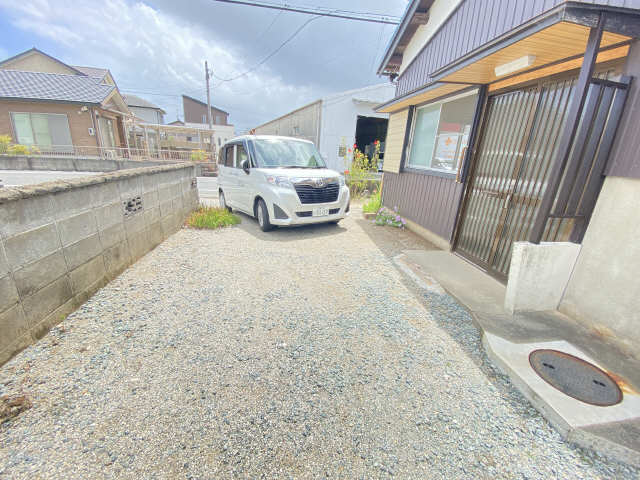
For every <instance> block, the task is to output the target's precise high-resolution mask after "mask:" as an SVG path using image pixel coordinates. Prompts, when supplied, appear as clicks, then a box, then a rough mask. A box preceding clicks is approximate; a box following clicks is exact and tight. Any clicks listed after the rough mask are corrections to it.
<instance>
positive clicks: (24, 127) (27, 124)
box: [11, 113, 35, 145]
mask: <svg viewBox="0 0 640 480" xmlns="http://www.w3.org/2000/svg"><path fill="white" fill-rule="evenodd" d="M11 116H12V117H13V128H14V129H15V131H16V137H17V138H16V141H17V142H18V143H19V144H21V145H33V144H34V143H35V141H34V138H33V131H32V130H31V120H30V119H29V114H28V113H12V114H11Z"/></svg>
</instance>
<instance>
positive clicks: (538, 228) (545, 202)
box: [529, 17, 604, 243]
mask: <svg viewBox="0 0 640 480" xmlns="http://www.w3.org/2000/svg"><path fill="white" fill-rule="evenodd" d="M603 20H604V19H603V18H602V17H600V19H599V21H598V26H597V27H594V28H591V29H590V31H589V39H588V40H587V49H586V51H585V54H584V60H583V62H582V68H581V69H580V75H578V81H577V83H576V86H575V90H574V93H573V99H572V101H571V105H570V106H569V111H568V112H567V118H566V120H565V126H564V130H563V131H562V135H561V137H560V143H559V144H558V149H557V153H556V157H555V159H554V162H553V166H552V167H551V172H550V175H549V181H548V184H547V188H546V189H545V191H544V195H543V197H542V201H541V202H540V208H539V209H538V213H537V214H536V218H535V221H534V223H533V228H532V229H531V236H530V238H529V240H530V241H531V242H533V243H540V240H542V236H543V234H544V229H545V227H546V225H547V219H548V218H549V214H550V213H551V207H552V206H553V201H554V199H555V197H556V194H557V193H558V188H559V187H560V181H561V180H562V172H563V171H564V168H565V165H566V163H567V160H568V158H569V153H570V151H571V145H572V143H573V139H574V137H575V134H576V130H577V128H578V123H579V122H580V115H581V114H582V109H583V107H584V103H585V100H586V98H587V92H588V91H589V84H590V82H591V76H592V75H593V68H594V66H595V64H596V58H597V56H598V50H599V49H600V41H601V40H602V31H603V27H604V21H603Z"/></svg>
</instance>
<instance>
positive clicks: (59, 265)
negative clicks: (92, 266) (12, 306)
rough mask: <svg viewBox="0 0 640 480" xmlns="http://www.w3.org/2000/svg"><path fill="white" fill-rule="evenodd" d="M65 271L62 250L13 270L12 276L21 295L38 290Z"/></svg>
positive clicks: (65, 266) (65, 265) (24, 295)
mask: <svg viewBox="0 0 640 480" xmlns="http://www.w3.org/2000/svg"><path fill="white" fill-rule="evenodd" d="M66 273H67V264H66V262H65V260H64V255H63V254H62V250H58V251H57V252H54V253H52V254H51V255H48V256H46V257H44V258H42V259H40V260H37V261H35V262H32V263H30V264H28V265H26V266H24V267H22V268H20V269H19V270H16V271H15V272H13V278H14V280H15V282H16V287H17V288H18V293H19V294H20V296H21V297H26V296H27V295H31V294H32V293H34V292H36V291H38V290H40V289H41V288H42V287H44V286H45V285H48V284H49V283H51V282H53V281H54V280H56V279H57V278H60V277H61V276H62V275H65V274H66Z"/></svg>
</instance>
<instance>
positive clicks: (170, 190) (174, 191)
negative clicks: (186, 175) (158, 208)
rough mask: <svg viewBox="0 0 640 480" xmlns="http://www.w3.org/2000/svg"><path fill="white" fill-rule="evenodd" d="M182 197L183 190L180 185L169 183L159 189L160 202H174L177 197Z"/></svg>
mask: <svg viewBox="0 0 640 480" xmlns="http://www.w3.org/2000/svg"><path fill="white" fill-rule="evenodd" d="M180 195H182V189H181V188H180V184H179V183H177V182H174V183H169V184H165V185H162V186H161V187H158V197H159V198H160V201H161V202H162V201H168V200H173V199H174V198H176V197H179V196H180Z"/></svg>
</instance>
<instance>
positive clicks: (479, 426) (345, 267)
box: [0, 214, 638, 479]
mask: <svg viewBox="0 0 640 480" xmlns="http://www.w3.org/2000/svg"><path fill="white" fill-rule="evenodd" d="M242 220H243V223H242V224H241V225H239V226H237V227H232V228H229V229H226V230H224V231H218V232H210V231H194V230H182V231H180V232H178V233H177V234H175V235H173V236H172V237H170V238H169V239H168V240H167V241H165V242H164V243H163V244H162V245H160V246H159V247H158V248H156V249H155V250H154V251H152V252H151V253H149V254H148V255H146V256H145V257H144V258H143V259H141V260H140V261H139V262H137V263H136V264H135V265H134V266H132V267H131V268H129V269H128V270H127V271H125V272H124V273H123V274H122V275H121V276H120V277H119V278H117V279H116V280H115V281H113V282H111V283H110V284H109V285H108V286H106V287H105V288H103V289H102V290H101V291H99V292H98V293H97V294H96V295H95V296H94V297H93V298H91V299H90V300H89V301H88V302H87V303H86V304H85V305H84V306H83V307H82V308H81V309H80V310H78V311H76V312H75V313H74V314H72V315H70V316H69V317H68V318H67V319H66V320H65V321H64V322H63V323H61V324H60V326H59V327H58V328H56V329H54V330H53V331H52V332H51V333H50V334H49V335H48V336H47V337H45V338H44V339H43V340H41V341H40V342H39V343H38V344H37V345H34V346H32V347H30V348H28V349H27V350H25V351H23V352H22V353H21V354H19V355H18V356H17V357H16V358H14V359H13V360H12V361H11V362H9V363H8V364H6V365H4V366H3V367H2V368H0V395H3V394H18V393H21V392H22V393H25V394H26V395H28V396H29V398H30V399H31V401H32V403H33V408H31V409H30V410H27V411H25V412H23V413H22V414H20V415H19V416H18V417H16V418H14V419H13V420H11V421H9V422H6V423H5V424H3V425H2V426H0V477H2V478H11V479H14V478H15V479H20V478H83V479H86V478H103V477H112V478H114V477H117V478H134V479H146V478H158V479H160V478H183V479H189V478H193V479H214V478H230V477H242V478H335V477H339V478H378V477H388V476H396V477H398V478H420V479H423V478H469V479H472V478H473V479H475V478H545V479H546V478H613V477H617V478H637V476H638V471H637V470H633V469H630V468H629V467H625V466H623V465H620V464H617V463H615V462H610V461H606V460H603V459H601V458H598V457H597V456H595V455H594V454H591V453H588V452H586V451H584V450H580V449H577V448H573V447H571V446H568V445H567V444H565V443H564V442H563V441H562V440H561V438H560V436H559V435H558V434H557V433H556V432H555V431H554V430H553V429H552V428H551V427H550V426H549V425H548V424H547V423H546V422H545V421H544V420H543V419H542V418H541V417H540V415H538V413H537V412H536V411H535V410H534V409H533V408H532V407H530V406H529V404H528V403H527V402H526V401H525V400H524V399H523V398H522V397H521V396H520V395H519V394H518V393H517V392H516V391H515V390H514V389H513V388H512V387H511V386H510V384H509V383H508V382H507V381H506V380H505V378H504V377H502V376H501V375H499V374H497V372H495V371H494V370H493V369H492V368H491V366H490V365H489V364H488V363H487V362H486V360H485V358H484V356H483V354H482V350H481V346H480V343H479V337H478V334H477V332H476V330H475V329H474V328H473V327H472V326H471V320H470V318H469V316H468V315H467V314H466V312H465V311H464V310H462V308H461V307H460V306H459V305H458V304H457V303H456V302H455V301H453V300H452V299H451V297H449V296H446V295H438V294H428V295H424V294H422V293H420V292H418V291H417V290H414V287H413V286H412V284H411V283H410V280H408V279H407V278H405V277H404V276H403V274H401V273H400V272H399V271H398V270H397V269H396V268H395V267H394V264H393V262H392V260H391V258H390V257H391V255H392V254H393V253H394V252H395V251H397V250H398V248H401V247H402V246H403V245H408V246H410V248H420V247H419V245H420V244H421V241H420V240H418V239H417V238H416V237H413V236H412V235H411V234H409V233H406V232H399V231H397V230H384V232H383V231H381V230H377V229H380V228H383V227H374V226H373V225H370V224H368V223H366V222H364V221H363V220H360V219H359V215H357V214H356V215H352V217H350V218H349V219H347V220H346V221H344V222H343V223H341V224H340V226H337V227H336V226H316V227H309V228H296V229H287V230H277V231H274V232H270V233H268V234H266V233H262V232H261V231H260V230H259V229H258V228H257V226H256V224H255V222H254V221H253V220H251V219H249V218H248V217H242ZM424 247H426V248H428V245H426V244H425V245H423V248H424Z"/></svg>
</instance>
